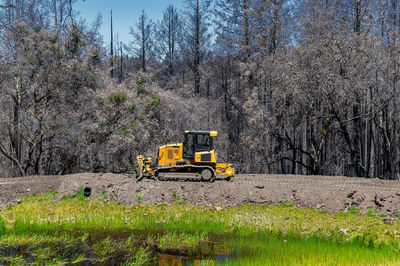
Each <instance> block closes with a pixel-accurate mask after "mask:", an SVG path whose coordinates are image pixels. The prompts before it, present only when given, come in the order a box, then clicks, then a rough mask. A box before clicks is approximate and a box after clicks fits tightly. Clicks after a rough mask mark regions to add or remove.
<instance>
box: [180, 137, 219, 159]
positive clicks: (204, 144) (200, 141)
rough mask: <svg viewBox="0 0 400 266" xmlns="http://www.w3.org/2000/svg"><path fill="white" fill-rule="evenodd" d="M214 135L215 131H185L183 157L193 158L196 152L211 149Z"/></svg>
mask: <svg viewBox="0 0 400 266" xmlns="http://www.w3.org/2000/svg"><path fill="white" fill-rule="evenodd" d="M216 136H217V132H216V131H185V141H184V142H183V158H184V159H187V160H194V159H195V154H196V152H204V151H212V150H213V149H214V147H213V137H216Z"/></svg>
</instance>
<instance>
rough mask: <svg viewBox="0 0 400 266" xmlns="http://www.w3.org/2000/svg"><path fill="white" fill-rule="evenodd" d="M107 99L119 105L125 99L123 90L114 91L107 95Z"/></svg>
mask: <svg viewBox="0 0 400 266" xmlns="http://www.w3.org/2000/svg"><path fill="white" fill-rule="evenodd" d="M108 100H109V101H110V102H111V103H112V104H114V105H121V104H122V103H123V102H124V101H125V100H126V94H125V92H123V91H121V92H114V93H111V94H110V95H109V96H108Z"/></svg>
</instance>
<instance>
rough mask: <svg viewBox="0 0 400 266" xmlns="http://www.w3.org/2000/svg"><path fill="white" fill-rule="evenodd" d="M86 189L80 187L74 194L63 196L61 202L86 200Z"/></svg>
mask: <svg viewBox="0 0 400 266" xmlns="http://www.w3.org/2000/svg"><path fill="white" fill-rule="evenodd" d="M84 188H85V187H84V186H80V187H79V188H78V190H77V191H76V192H75V193H74V194H71V195H64V196H62V198H61V200H66V199H78V200H85V192H84Z"/></svg>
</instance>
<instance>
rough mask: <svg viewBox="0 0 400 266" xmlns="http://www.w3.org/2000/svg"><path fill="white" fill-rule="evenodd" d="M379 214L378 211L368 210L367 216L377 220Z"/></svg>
mask: <svg viewBox="0 0 400 266" xmlns="http://www.w3.org/2000/svg"><path fill="white" fill-rule="evenodd" d="M377 213H378V210H377V209H368V211H367V216H368V217H373V218H376V217H378V215H377Z"/></svg>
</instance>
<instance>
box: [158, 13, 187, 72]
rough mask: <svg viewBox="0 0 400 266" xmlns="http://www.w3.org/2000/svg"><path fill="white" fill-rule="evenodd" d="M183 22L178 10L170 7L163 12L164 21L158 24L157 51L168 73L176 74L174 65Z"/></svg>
mask: <svg viewBox="0 0 400 266" xmlns="http://www.w3.org/2000/svg"><path fill="white" fill-rule="evenodd" d="M181 34H182V33H181V20H180V17H179V13H178V11H177V9H176V8H175V7H174V6H172V5H169V6H168V7H167V8H166V9H165V10H164V11H163V19H162V20H161V21H159V22H158V23H157V34H156V39H157V45H156V46H157V49H158V53H159V56H160V57H161V59H162V61H163V63H165V64H166V65H167V66H168V73H169V75H172V74H173V73H174V64H175V61H176V60H177V56H178V53H179V51H178V47H179V46H178V43H179V38H180V37H181V36H180V35H181Z"/></svg>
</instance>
